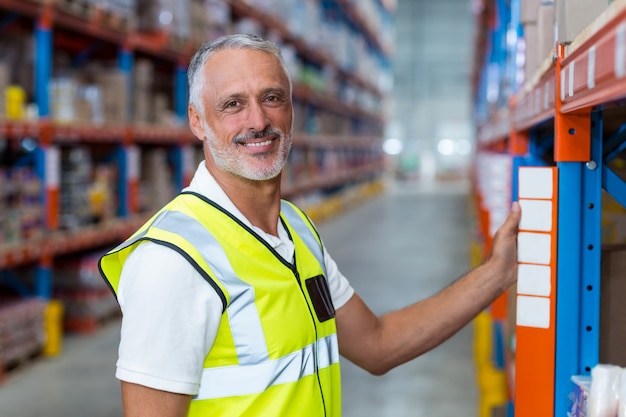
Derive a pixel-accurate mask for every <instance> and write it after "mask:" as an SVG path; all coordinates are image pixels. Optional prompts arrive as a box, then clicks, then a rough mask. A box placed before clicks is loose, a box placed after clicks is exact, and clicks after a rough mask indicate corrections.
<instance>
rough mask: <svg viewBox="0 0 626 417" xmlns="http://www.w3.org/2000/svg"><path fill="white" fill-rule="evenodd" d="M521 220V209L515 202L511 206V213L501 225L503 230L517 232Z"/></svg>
mask: <svg viewBox="0 0 626 417" xmlns="http://www.w3.org/2000/svg"><path fill="white" fill-rule="evenodd" d="M521 219H522V209H521V207H520V205H519V203H518V202H517V201H514V202H513V204H512V205H511V211H510V212H509V216H508V217H507V218H506V221H505V222H504V224H503V225H502V226H503V228H504V229H512V230H517V228H518V226H519V223H520V220H521Z"/></svg>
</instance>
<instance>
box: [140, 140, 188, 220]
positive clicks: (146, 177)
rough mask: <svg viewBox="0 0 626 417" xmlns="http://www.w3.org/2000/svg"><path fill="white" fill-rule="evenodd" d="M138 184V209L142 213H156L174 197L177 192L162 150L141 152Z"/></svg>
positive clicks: (165, 155)
mask: <svg viewBox="0 0 626 417" xmlns="http://www.w3.org/2000/svg"><path fill="white" fill-rule="evenodd" d="M140 184H141V185H140V191H139V193H140V196H139V207H140V211H142V212H153V211H156V210H158V209H159V208H161V207H163V206H164V205H165V204H166V203H167V202H168V201H170V200H171V199H172V198H173V197H174V195H175V193H176V192H177V191H178V190H174V179H173V177H172V172H171V169H170V167H169V163H168V160H167V151H166V150H165V149H164V148H149V149H145V150H144V151H143V152H142V154H141V183H140Z"/></svg>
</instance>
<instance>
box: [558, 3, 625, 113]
mask: <svg viewBox="0 0 626 417" xmlns="http://www.w3.org/2000/svg"><path fill="white" fill-rule="evenodd" d="M561 65H562V70H561V84H562V88H561V93H560V99H561V102H562V107H561V111H562V112H563V113H570V112H574V111H577V110H580V109H584V108H590V107H593V106H597V105H600V104H604V103H610V102H612V101H615V100H620V99H624V98H626V8H624V9H623V10H621V11H619V12H618V13H617V14H616V15H615V16H614V17H613V18H612V19H610V20H609V21H608V22H607V23H606V24H605V25H604V26H603V27H602V28H601V29H600V30H598V31H597V32H596V33H594V34H593V35H592V36H590V37H589V38H588V39H587V40H586V41H585V42H583V43H582V44H581V45H580V46H579V47H578V48H576V49H575V50H574V51H573V52H572V53H570V54H569V55H568V56H567V57H564V58H563V60H562V64H561Z"/></svg>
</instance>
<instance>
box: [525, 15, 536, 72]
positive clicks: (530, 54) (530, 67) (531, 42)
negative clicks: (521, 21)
mask: <svg viewBox="0 0 626 417" xmlns="http://www.w3.org/2000/svg"><path fill="white" fill-rule="evenodd" d="M538 37H539V30H538V28H537V24H536V23H527V24H525V25H524V43H525V45H526V46H525V47H526V51H525V53H524V57H525V59H524V80H530V79H531V78H532V77H533V75H534V74H535V72H536V71H537V69H538V68H539V58H538V57H539V51H538V47H537V42H538Z"/></svg>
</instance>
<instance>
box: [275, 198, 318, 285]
mask: <svg viewBox="0 0 626 417" xmlns="http://www.w3.org/2000/svg"><path fill="white" fill-rule="evenodd" d="M280 210H281V213H282V214H283V215H284V216H285V218H286V219H287V222H288V223H289V224H290V225H291V227H293V229H294V230H295V231H296V233H297V234H298V236H300V239H302V241H303V242H304V244H305V245H306V246H307V247H308V248H309V250H310V251H311V253H313V255H315V258H316V259H317V262H319V264H320V265H321V266H322V269H323V270H324V276H325V277H328V274H327V273H326V263H325V262H324V253H323V251H322V246H321V244H320V242H319V240H318V238H317V236H316V235H314V232H313V230H311V229H312V228H311V227H308V226H307V225H306V224H305V220H304V219H303V218H302V217H301V216H300V215H299V214H298V213H297V212H296V209H295V208H294V207H293V206H292V205H291V204H290V203H288V202H287V201H285V200H283V201H282V202H281V205H280Z"/></svg>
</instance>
